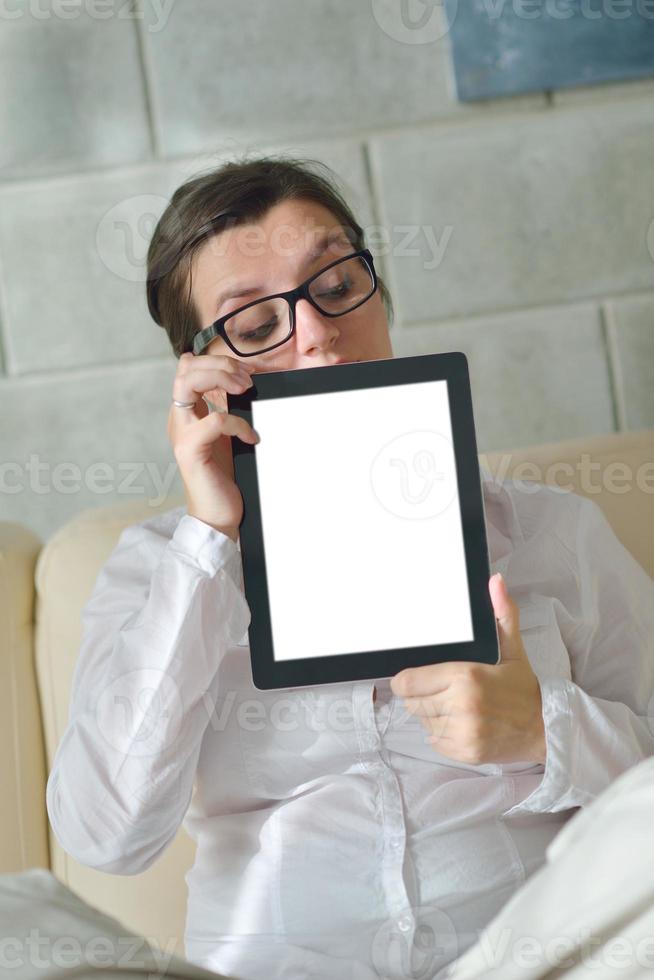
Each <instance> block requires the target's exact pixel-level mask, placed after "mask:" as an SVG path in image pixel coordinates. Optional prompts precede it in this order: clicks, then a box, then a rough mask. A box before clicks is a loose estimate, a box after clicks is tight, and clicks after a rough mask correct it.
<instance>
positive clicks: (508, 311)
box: [398, 289, 654, 331]
mask: <svg viewBox="0 0 654 980" xmlns="http://www.w3.org/2000/svg"><path fill="white" fill-rule="evenodd" d="M652 297H654V290H652V289H624V290H622V291H621V292H611V293H609V294H604V295H602V296H582V297H577V298H576V299H559V300H555V301H553V302H551V303H532V304H528V305H526V306H501V307H499V306H498V307H484V309H483V310H478V311H475V312H467V313H450V314H448V315H447V316H442V317H434V318H433V319H431V320H412V321H410V322H409V323H401V324H400V325H398V330H399V331H411V330H427V329H429V327H438V326H446V325H448V324H455V323H460V322H462V321H468V320H486V319H489V318H490V317H497V316H511V315H513V314H515V315H519V314H521V313H538V312H539V311H542V310H558V309H565V308H569V307H573V308H574V307H581V306H597V305H598V304H602V303H609V302H611V301H612V300H615V299H624V298H629V299H632V298H633V299H639V298H642V299H649V298H652Z"/></svg>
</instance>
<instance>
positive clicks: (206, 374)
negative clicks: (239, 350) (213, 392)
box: [173, 367, 252, 401]
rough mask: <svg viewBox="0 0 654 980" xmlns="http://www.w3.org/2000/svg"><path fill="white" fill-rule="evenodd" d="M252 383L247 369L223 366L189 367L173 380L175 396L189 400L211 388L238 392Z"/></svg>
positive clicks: (182, 399)
mask: <svg viewBox="0 0 654 980" xmlns="http://www.w3.org/2000/svg"><path fill="white" fill-rule="evenodd" d="M251 385H252V378H251V377H250V375H249V374H248V373H247V371H241V369H240V368H237V369H235V370H230V371H225V370H224V369H223V368H214V369H213V370H211V369H209V370H208V369H206V368H202V367H197V368H196V367H193V368H188V369H187V370H186V371H185V372H184V373H182V374H176V375H175V380H174V381H173V398H178V399H179V400H180V401H188V400H189V398H190V397H192V396H195V397H196V398H197V397H198V396H200V395H203V394H204V392H205V391H209V390H210V389H211V388H224V389H225V390H226V391H231V392H232V393H233V394H236V393H237V392H239V391H242V390H243V388H244V387H250V386H251Z"/></svg>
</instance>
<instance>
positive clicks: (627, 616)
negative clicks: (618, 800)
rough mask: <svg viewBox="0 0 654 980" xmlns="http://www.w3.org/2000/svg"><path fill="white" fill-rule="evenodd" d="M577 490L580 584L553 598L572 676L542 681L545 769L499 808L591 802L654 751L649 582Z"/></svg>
mask: <svg viewBox="0 0 654 980" xmlns="http://www.w3.org/2000/svg"><path fill="white" fill-rule="evenodd" d="M574 496H575V497H576V499H577V500H578V508H579V509H578V515H577V516H578V523H577V535H576V547H575V555H576V567H575V568H574V572H575V575H574V581H575V582H576V586H575V587H574V588H572V589H571V590H570V591H569V594H568V595H566V594H564V593H561V594H560V595H559V596H557V598H556V600H555V610H556V612H557V620H558V622H559V626H560V629H561V635H562V637H563V641H564V643H565V646H566V649H567V651H568V654H569V657H570V666H571V674H572V679H571V680H570V679H568V678H567V677H545V678H543V679H542V680H540V686H541V694H542V705H543V721H544V726H545V739H546V760H545V766H544V772H543V778H542V780H541V782H540V783H539V784H538V785H537V786H536V788H535V789H534V790H533V792H532V793H531V794H530V795H529V796H527V797H526V798H525V799H524V800H522V801H521V802H519V803H516V804H515V805H514V806H512V807H511V808H510V809H508V810H506V811H505V812H504V813H503V814H502V816H504V817H507V816H512V815H514V814H517V813H524V812H529V813H554V812H557V811H559V810H568V809H571V808H573V807H583V806H587V805H588V804H589V803H591V802H592V801H593V800H594V799H595V798H596V797H597V796H598V795H599V794H600V793H602V791H603V790H604V789H606V787H607V786H608V785H609V784H610V783H611V782H612V781H613V780H614V779H616V778H617V777H618V776H620V775H621V774H622V773H623V772H625V771H626V770H627V769H629V768H630V767H631V766H634V765H636V764H637V763H638V762H640V761H641V760H642V759H645V758H647V757H649V756H652V755H654V581H652V579H651V578H650V577H649V576H648V575H647V573H646V572H645V571H644V569H643V568H642V567H641V565H640V564H639V563H638V562H637V561H636V560H635V558H634V557H633V556H632V555H631V553H630V552H629V551H627V549H626V548H625V547H624V545H622V543H621V542H620V541H619V540H618V538H617V537H616V535H615V533H614V532H613V530H612V528H611V525H610V524H609V522H608V521H607V519H606V517H605V516H604V514H603V512H602V510H601V509H600V507H599V506H598V505H597V504H596V503H595V502H594V501H593V500H590V499H588V498H585V497H581V496H577V495H574Z"/></svg>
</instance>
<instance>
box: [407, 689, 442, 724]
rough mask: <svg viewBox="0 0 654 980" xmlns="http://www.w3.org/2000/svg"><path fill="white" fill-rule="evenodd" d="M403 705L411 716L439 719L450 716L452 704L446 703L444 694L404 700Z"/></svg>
mask: <svg viewBox="0 0 654 980" xmlns="http://www.w3.org/2000/svg"><path fill="white" fill-rule="evenodd" d="M402 703H403V704H404V707H405V709H406V710H407V711H408V712H409V714H410V715H419V716H420V717H421V718H439V717H442V716H443V715H447V714H449V713H450V710H451V702H450V701H449V700H447V701H446V700H445V697H444V696H443V695H442V694H441V695H438V694H432V695H429V696H428V697H423V698H404V701H403V702H402Z"/></svg>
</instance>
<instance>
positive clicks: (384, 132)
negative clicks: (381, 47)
mask: <svg viewBox="0 0 654 980" xmlns="http://www.w3.org/2000/svg"><path fill="white" fill-rule="evenodd" d="M138 23H139V22H138V21H137V26H136V29H137V31H138V30H139V28H138ZM141 42H142V36H141V34H140V33H139V35H138V44H139V52H140V54H139V57H140V58H141V53H142V74H143V77H144V79H146V82H145V83H144V84H147V91H146V115H147V118H148V126H149V130H150V141H151V144H152V146H153V148H154V156H153V157H152V159H151V160H132V161H125V162H124V163H114V164H107V165H105V166H101V165H98V166H96V167H92V166H91V167H87V168H82V169H80V170H75V169H70V170H65V171H52V172H51V173H40V174H35V175H34V176H33V177H3V176H1V175H0V193H3V192H5V191H6V190H15V189H24V188H27V187H31V186H33V185H34V184H37V183H49V182H50V181H56V180H62V181H65V180H79V179H80V178H85V177H89V178H92V177H98V176H102V175H105V176H106V175H111V176H114V175H115V176H122V175H123V174H125V175H128V174H129V173H131V172H134V171H139V170H146V169H147V168H148V167H152V166H161V167H164V166H165V165H166V164H173V165H174V164H177V163H184V162H188V163H192V162H193V161H194V160H195V158H196V157H202V156H203V155H206V154H208V153H209V154H214V155H215V154H221V153H222V152H223V151H222V150H221V143H224V142H225V140H226V139H230V140H234V141H236V142H238V143H239V144H240V143H243V144H244V145H246V144H247V145H248V146H250V145H251V144H252V141H253V139H254V140H258V141H260V142H261V143H262V144H263V143H265V144H266V146H268V145H269V144H270V140H269V139H268V138H266V139H263V138H262V137H260V136H256V135H255V134H254V133H253V134H250V135H249V136H248V137H247V139H246V137H245V136H241V135H232V136H231V137H225V136H221V137H218V136H216V140H215V142H213V143H211V144H210V145H203V146H201V147H198V148H197V149H195V150H190V151H184V152H183V153H170V154H163V153H162V152H161V148H160V138H159V134H158V126H157V122H156V115H157V114H156V112H155V111H154V108H153V107H154V104H155V103H156V97H155V95H154V85H153V83H152V81H151V77H150V76H151V72H150V70H149V68H148V64H149V59H148V57H147V51H146V50H145V45H143V46H141ZM533 94H534V96H537V95H538V94H539V93H533ZM540 95H542V96H543V100H542V102H541V103H540V104H531V105H529V106H525V107H524V108H518V107H516V106H511V105H510V104H507V106H506V107H505V106H503V105H501V103H502V101H503V100H501V99H499V98H498V99H493V100H492V104H491V107H490V108H489V106H488V103H482V102H480V103H479V105H480V106H481V105H483V106H484V108H480V109H479V110H478V111H474V112H473V113H472V114H470V113H469V111H468V108H466V109H464V110H463V111H461V112H457V111H456V109H455V111H454V112H453V113H450V114H443V115H440V116H432V117H430V118H429V119H424V120H418V121H414V122H407V123H405V124H400V125H396V126H378V127H373V128H371V129H365V128H363V129H362V128H358V129H351V130H339V131H336V132H333V133H328V134H326V136H321V137H318V136H317V135H316V133H315V131H312V132H308V131H307V132H302V133H295V134H288V135H282V136H281V137H278V138H277V139H276V140H275V141H274V143H272V144H271V145H275V146H276V145H277V144H279V145H280V146H281V145H284V146H285V145H286V144H288V143H291V142H297V143H309V144H311V143H317V144H319V143H324V142H326V141H337V142H343V143H347V142H351V143H356V142H359V141H365V142H366V143H368V142H372V141H375V140H378V139H386V138H389V137H391V138H392V137H394V136H403V135H406V134H407V133H408V132H416V133H429V132H432V131H433V132H438V131H441V130H447V129H450V130H452V131H456V130H457V129H461V130H463V129H465V128H466V127H468V126H472V127H480V126H481V127H482V128H491V127H492V126H493V124H494V123H497V122H500V121H501V122H504V123H506V124H510V122H511V121H512V120H513V121H516V120H527V119H529V118H531V119H535V118H537V117H539V116H546V117H549V118H551V117H553V116H554V115H557V116H560V115H562V114H563V113H566V114H571V115H574V114H578V115H579V114H584V113H585V112H596V113H599V112H604V111H606V110H607V109H610V108H611V107H613V109H614V110H615V112H616V113H617V112H618V110H621V111H624V105H625V103H627V102H629V103H632V104H636V103H642V104H643V105H646V106H649V107H651V105H652V97H651V95H650V94H649V93H638V94H634V95H632V96H628V95H624V96H615V97H609V98H607V99H606V101H605V102H601V101H588V102H579V103H567V102H566V103H565V104H564V105H562V104H560V103H557V102H556V101H553V102H552V104H551V105H550V104H549V103H548V101H547V98H546V97H545V96H546V93H545V92H541V93H540ZM523 97H524V96H517V98H523ZM506 101H507V103H510V101H511V100H510V99H507V100H506ZM467 106H469V103H466V107H467ZM475 108H476V107H475ZM231 150H233V147H230V151H231Z"/></svg>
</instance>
